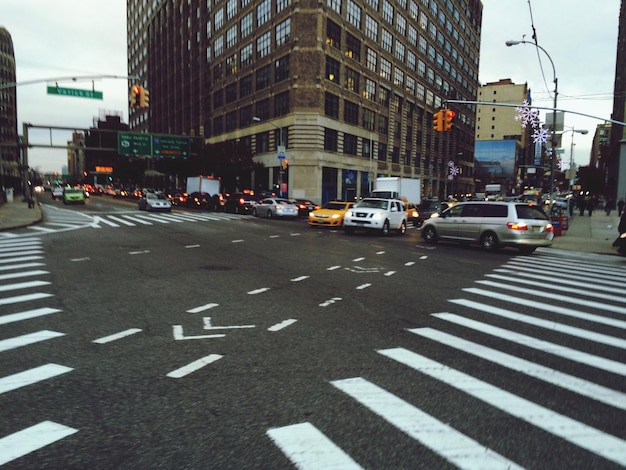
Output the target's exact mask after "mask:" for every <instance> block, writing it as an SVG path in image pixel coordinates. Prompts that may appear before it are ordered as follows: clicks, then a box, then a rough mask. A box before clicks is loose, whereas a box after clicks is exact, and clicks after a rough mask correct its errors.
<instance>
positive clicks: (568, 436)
mask: <svg viewBox="0 0 626 470" xmlns="http://www.w3.org/2000/svg"><path fill="white" fill-rule="evenodd" d="M378 352H379V353H380V354H382V355H384V356H387V357H389V358H391V359H393V360H395V361H398V362H400V363H401V364H404V365H406V366H408V367H410V368H412V369H414V370H417V371H419V372H421V373H422V374H425V375H428V376H429V377H433V378H434V379H437V380H439V381H441V382H443V383H445V384H447V385H449V386H451V387H453V388H455V389H457V390H461V391H462V392H465V393H467V394H468V395H470V396H473V397H474V398H476V399H477V400H480V401H482V402H484V403H486V404H487V405H489V406H493V407H494V408H497V409H499V410H502V411H504V412H505V413H508V414H510V415H511V416H515V417H516V418H518V419H521V420H523V421H526V422H527V423H529V424H531V425H533V426H535V427H538V428H539V429H543V430H544V431H547V432H549V433H551V434H554V435H555V436H558V437H560V438H562V439H565V440H566V441H568V442H570V443H572V444H574V445H576V446H579V447H582V448H583V449H586V450H588V451H590V452H593V453H594V454H596V455H599V456H601V457H604V458H605V459H608V460H611V461H613V462H615V463H617V464H619V465H623V463H624V462H626V441H623V440H622V439H619V438H617V437H615V436H612V435H611V434H607V433H606V432H603V431H600V430H599V429H596V428H593V427H591V426H588V425H586V424H584V423H581V422H578V421H576V420H574V419H572V418H568V417H567V416H563V415H561V414H559V413H556V412H554V411H552V410H550V409H548V408H545V407H543V406H540V405H537V404H536V403H533V402H531V401H529V400H526V399H524V398H521V397H518V396H517V395H514V394H513V393H510V392H507V391H506V390H502V389H500V388H498V387H495V386H494V385H491V384H489V383H487V382H484V381H482V380H479V379H476V378H474V377H472V376H471V375H467V374H465V373H463V372H460V371H458V370H455V369H452V368H450V367H448V366H446V365H444V364H441V363H439V362H436V361H433V360H431V359H428V358H427V357H424V356H421V355H419V354H416V353H414V352H411V351H409V350H407V349H403V348H393V349H384V350H379V351H378Z"/></svg>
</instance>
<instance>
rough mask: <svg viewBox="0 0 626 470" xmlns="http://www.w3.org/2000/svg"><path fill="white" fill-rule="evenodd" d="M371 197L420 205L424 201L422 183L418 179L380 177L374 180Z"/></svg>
mask: <svg viewBox="0 0 626 470" xmlns="http://www.w3.org/2000/svg"><path fill="white" fill-rule="evenodd" d="M370 197H382V198H385V199H390V198H393V199H402V200H404V201H406V202H412V203H414V204H416V205H419V204H420V202H421V199H422V185H421V181H420V180H419V179H417V178H402V177H395V176H392V177H379V178H376V179H375V180H374V190H373V191H372V192H371V193H370Z"/></svg>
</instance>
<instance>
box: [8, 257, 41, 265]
mask: <svg viewBox="0 0 626 470" xmlns="http://www.w3.org/2000/svg"><path fill="white" fill-rule="evenodd" d="M40 259H43V256H21V257H19V258H9V259H0V263H3V264H4V263H7V264H8V263H23V262H24V261H36V260H40Z"/></svg>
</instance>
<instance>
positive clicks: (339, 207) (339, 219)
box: [309, 201, 354, 227]
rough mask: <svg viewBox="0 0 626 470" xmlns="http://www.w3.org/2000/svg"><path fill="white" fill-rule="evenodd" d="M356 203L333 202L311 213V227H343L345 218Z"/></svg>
mask: <svg viewBox="0 0 626 470" xmlns="http://www.w3.org/2000/svg"><path fill="white" fill-rule="evenodd" d="M353 205H354V202H346V201H331V202H327V203H326V204H324V205H323V206H322V207H320V208H319V209H315V210H314V211H312V212H310V213H309V226H311V227H342V226H343V217H344V216H345V215H346V212H347V211H348V209H350V208H351V207H352V206H353Z"/></svg>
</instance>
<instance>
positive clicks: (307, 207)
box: [291, 199, 320, 217]
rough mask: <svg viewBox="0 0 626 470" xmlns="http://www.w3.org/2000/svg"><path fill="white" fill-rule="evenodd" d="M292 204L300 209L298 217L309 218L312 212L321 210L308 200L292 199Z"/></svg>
mask: <svg viewBox="0 0 626 470" xmlns="http://www.w3.org/2000/svg"><path fill="white" fill-rule="evenodd" d="M291 202H292V203H293V204H295V206H296V207H297V208H298V217H308V216H309V214H310V213H311V212H312V211H314V210H315V209H319V208H320V206H318V205H317V204H315V203H314V202H311V201H309V200H308V199H292V200H291Z"/></svg>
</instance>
